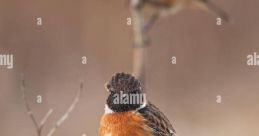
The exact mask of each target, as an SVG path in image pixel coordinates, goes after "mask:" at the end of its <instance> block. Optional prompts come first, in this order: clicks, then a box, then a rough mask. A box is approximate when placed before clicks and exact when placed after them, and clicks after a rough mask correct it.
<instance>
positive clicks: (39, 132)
mask: <svg viewBox="0 0 259 136" xmlns="http://www.w3.org/2000/svg"><path fill="white" fill-rule="evenodd" d="M21 82H22V84H21V91H22V95H23V100H24V105H25V108H26V110H27V113H28V115H29V117H30V118H31V120H32V122H33V124H34V126H35V128H36V132H37V136H42V129H43V128H44V126H45V124H46V122H47V121H48V119H49V117H50V116H51V114H52V113H53V109H49V111H48V112H47V113H46V114H45V116H44V117H43V119H42V120H41V122H40V124H38V122H37V120H36V118H35V116H34V113H33V111H32V110H31V108H30V105H29V103H28V98H27V96H26V93H25V89H26V83H25V79H24V76H23V75H21ZM82 90H83V82H81V83H80V89H79V91H78V93H77V95H76V97H75V99H74V101H73V102H72V104H71V105H70V107H69V109H68V110H67V111H66V113H65V114H64V115H63V116H62V117H61V118H60V119H59V120H58V121H57V122H56V123H55V124H54V126H53V128H52V129H51V130H50V131H49V133H48V135H47V136H52V135H53V133H54V132H55V131H56V130H57V128H58V127H59V126H60V125H61V124H62V123H63V122H64V121H65V120H66V119H67V118H68V116H69V115H70V113H71V112H72V111H73V110H74V108H75V106H76V104H77V103H78V101H79V98H80V95H81V92H82Z"/></svg>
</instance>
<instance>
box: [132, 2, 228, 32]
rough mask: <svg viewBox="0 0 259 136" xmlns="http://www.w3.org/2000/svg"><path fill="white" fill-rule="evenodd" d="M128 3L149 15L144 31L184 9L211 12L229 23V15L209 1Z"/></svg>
mask: <svg viewBox="0 0 259 136" xmlns="http://www.w3.org/2000/svg"><path fill="white" fill-rule="evenodd" d="M130 2H131V5H132V6H133V7H134V8H135V9H137V10H139V11H147V12H149V13H151V16H150V17H149V18H148V19H147V21H146V23H145V24H146V25H145V26H144V28H145V29H148V28H149V27H150V26H151V25H152V24H153V23H154V22H155V21H156V20H157V19H158V18H159V17H161V16H167V15H172V14H176V13H178V12H179V11H181V10H183V9H186V8H190V9H200V10H202V11H206V12H211V13H213V14H215V15H216V16H218V17H220V18H221V19H222V20H224V21H226V22H229V21H230V17H229V15H228V14H227V13H226V12H225V11H224V10H222V9H221V8H219V7H218V6H217V5H216V4H214V3H213V2H212V1H211V0H131V1H130Z"/></svg>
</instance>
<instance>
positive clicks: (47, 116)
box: [40, 109, 54, 129]
mask: <svg viewBox="0 0 259 136" xmlns="http://www.w3.org/2000/svg"><path fill="white" fill-rule="evenodd" d="M53 111H54V110H53V109H49V111H48V112H47V113H46V115H45V116H44V117H43V119H42V120H41V122H40V129H43V127H44V126H45V124H46V122H47V120H48V119H49V117H50V115H51V114H52V113H53Z"/></svg>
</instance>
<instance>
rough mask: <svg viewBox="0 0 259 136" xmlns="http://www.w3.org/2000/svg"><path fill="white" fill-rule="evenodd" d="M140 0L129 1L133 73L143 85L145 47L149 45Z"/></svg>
mask: <svg viewBox="0 0 259 136" xmlns="http://www.w3.org/2000/svg"><path fill="white" fill-rule="evenodd" d="M136 2H140V1H133V0H132V1H131V6H130V9H131V16H132V19H133V33H134V45H135V48H134V50H133V73H134V75H135V76H137V77H138V78H139V79H140V81H141V83H142V84H143V85H142V86H143V87H144V85H145V62H146V59H147V58H146V47H147V45H149V42H148V37H147V34H146V32H145V31H143V30H144V29H143V28H144V18H143V15H142V11H141V9H140V8H138V7H139V6H136V5H139V4H141V3H136Z"/></svg>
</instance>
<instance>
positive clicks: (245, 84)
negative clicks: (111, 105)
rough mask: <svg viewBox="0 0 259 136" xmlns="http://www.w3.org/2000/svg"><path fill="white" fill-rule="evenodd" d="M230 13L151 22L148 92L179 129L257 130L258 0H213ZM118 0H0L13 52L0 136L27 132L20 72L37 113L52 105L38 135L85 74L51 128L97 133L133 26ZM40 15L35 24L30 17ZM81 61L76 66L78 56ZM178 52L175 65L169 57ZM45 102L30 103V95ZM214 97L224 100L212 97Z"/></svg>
mask: <svg viewBox="0 0 259 136" xmlns="http://www.w3.org/2000/svg"><path fill="white" fill-rule="evenodd" d="M215 2H216V3H217V4H218V5H220V6H221V7H222V8H223V9H226V10H227V11H228V12H229V14H230V15H231V16H232V18H233V19H234V23H233V24H224V25H222V26H217V25H215V24H216V18H215V16H212V15H210V14H207V13H204V12H200V11H194V10H185V11H183V12H181V13H179V14H177V15H175V16H171V17H168V18H165V19H162V20H160V21H158V22H157V23H156V24H155V26H154V28H153V29H152V30H151V32H150V36H151V40H152V45H151V47H150V48H149V49H148V51H149V58H148V62H147V66H148V68H147V73H148V77H147V88H146V91H147V92H148V98H149V99H150V100H151V101H153V103H155V104H156V105H157V106H158V107H160V109H161V110H162V111H163V112H164V113H165V114H166V115H167V116H168V118H169V119H170V120H171V121H172V123H173V124H174V126H175V129H176V130H177V132H178V134H179V135H180V136H244V135H245V136H258V135H259V132H258V126H259V117H258V114H259V83H258V75H259V67H248V66H247V65H246V56H247V55H248V54H252V53H253V52H257V53H259V38H258V35H259V26H258V24H259V15H258V12H259V9H258V7H259V1H258V0H246V1H243V0H228V1H224V0H217V1H216V0H215ZM129 16H130V13H129V10H128V7H127V5H126V1H124V0H73V1H68V0H54V1H50V0H40V1H39V0H37V1H35V0H26V1H22V0H0V54H8V53H9V54H11V53H12V54H14V55H15V60H14V61H15V62H14V69H12V70H6V68H5V67H2V66H1V67H0V120H1V122H0V135H1V136H35V135H36V132H35V129H34V126H33V124H32V122H31V120H30V118H29V117H28V116H27V113H26V110H25V108H24V105H23V100H22V98H21V95H22V94H21V91H20V90H19V88H20V80H19V75H20V73H24V74H25V78H26V82H27V93H28V97H29V100H30V105H31V107H32V109H33V111H34V112H35V114H36V117H37V119H38V120H40V119H41V118H42V116H43V115H44V114H45V113H46V112H47V111H48V109H49V108H53V109H54V114H53V116H51V118H50V121H49V122H48V123H47V127H46V128H45V129H44V130H43V131H44V134H46V131H47V130H48V129H49V128H50V126H51V125H52V123H53V122H54V121H56V120H57V119H58V118H59V117H60V116H61V115H62V113H64V112H65V111H66V110H67V108H68V106H69V105H70V103H71V101H72V100H73V98H74V96H75V94H76V91H77V90H78V88H79V81H80V80H84V81H85V86H86V89H85V91H84V92H83V94H82V97H81V99H80V103H79V104H78V105H77V107H76V109H75V110H74V111H73V112H72V114H71V116H70V117H69V118H68V120H66V122H65V123H64V124H63V125H62V126H61V127H60V128H59V129H58V131H57V133H56V134H55V135H56V136H72V135H73V136H80V135H82V134H83V133H85V134H87V135H88V136H96V135H97V134H98V125H99V120H100V117H101V115H102V114H103V108H104V103H105V98H106V96H107V93H106V91H105V89H104V87H103V86H104V83H105V82H106V81H107V80H109V78H110V77H111V75H112V74H113V73H114V72H121V71H125V72H131V68H132V41H133V35H132V28H131V26H127V25H126V18H127V17H129ZM38 17H42V18H43V26H37V25H36V18H38ZM82 56H86V57H87V58H88V64H87V65H82V64H81V57H82ZM172 56H176V57H177V65H172V64H171V63H170V61H171V60H170V59H171V57H172ZM37 95H42V96H43V103H42V104H37V103H36V96H37ZM217 95H222V99H223V103H222V104H217V103H216V96H217Z"/></svg>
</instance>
